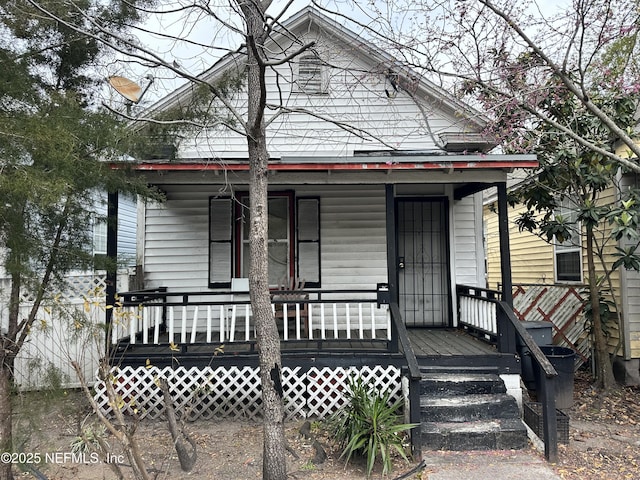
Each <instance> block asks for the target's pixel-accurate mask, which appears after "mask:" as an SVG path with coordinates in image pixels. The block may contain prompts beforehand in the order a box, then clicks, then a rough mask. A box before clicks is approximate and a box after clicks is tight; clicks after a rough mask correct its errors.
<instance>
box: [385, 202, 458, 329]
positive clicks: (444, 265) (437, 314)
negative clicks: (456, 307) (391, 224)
mask: <svg viewBox="0 0 640 480" xmlns="http://www.w3.org/2000/svg"><path fill="white" fill-rule="evenodd" d="M397 208H398V211H397V217H396V218H397V222H398V226H397V232H398V249H397V251H398V277H399V278H398V292H399V306H400V311H401V313H402V316H403V319H404V322H405V324H406V326H407V327H447V326H449V319H450V309H451V307H450V306H451V299H450V289H451V288H450V282H449V249H448V248H447V243H448V242H447V203H446V200H445V199H419V200H415V199H412V200H403V199H400V200H398V202H397Z"/></svg>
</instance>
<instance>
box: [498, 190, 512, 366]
mask: <svg viewBox="0 0 640 480" xmlns="http://www.w3.org/2000/svg"><path fill="white" fill-rule="evenodd" d="M497 187H498V231H499V238H500V272H501V275H502V300H504V301H505V302H506V303H507V304H508V305H509V307H512V308H513V281H512V279H511V250H510V248H509V213H508V211H507V183H506V182H501V183H498V185H497ZM498 310H499V312H500V310H501V309H498ZM498 351H499V352H502V353H515V352H516V331H515V327H514V326H513V325H511V321H510V320H509V319H508V318H507V316H506V315H504V314H502V313H499V316H498Z"/></svg>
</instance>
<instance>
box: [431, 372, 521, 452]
mask: <svg viewBox="0 0 640 480" xmlns="http://www.w3.org/2000/svg"><path fill="white" fill-rule="evenodd" d="M420 391H421V395H420V419H421V423H422V425H421V437H422V440H421V442H422V444H423V447H424V448H425V449H435V450H459V451H464V450H489V449H498V450H502V449H508V450H511V449H521V448H524V447H525V446H526V445H527V429H526V427H525V425H524V423H523V422H522V420H521V418H520V409H519V408H518V404H517V403H516V400H515V398H513V397H512V396H511V395H508V394H507V393H506V387H505V385H504V382H503V380H502V379H501V378H500V376H499V375H498V374H497V373H496V372H493V371H491V370H488V371H487V369H473V368H468V367H467V368H464V369H458V370H453V371H451V370H448V371H444V370H439V369H424V370H423V371H422V380H421V382H420Z"/></svg>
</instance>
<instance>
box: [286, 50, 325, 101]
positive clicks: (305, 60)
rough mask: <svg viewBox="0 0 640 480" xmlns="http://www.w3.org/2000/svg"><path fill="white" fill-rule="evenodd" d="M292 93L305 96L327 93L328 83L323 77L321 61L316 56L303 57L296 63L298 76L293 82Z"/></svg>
mask: <svg viewBox="0 0 640 480" xmlns="http://www.w3.org/2000/svg"><path fill="white" fill-rule="evenodd" d="M293 90H294V92H298V93H306V94H307V95H319V94H324V93H327V90H328V82H327V79H326V77H325V75H324V68H323V65H322V60H320V58H319V57H318V56H317V55H303V56H302V57H300V60H299V63H298V76H297V78H296V80H295V82H294V89H293Z"/></svg>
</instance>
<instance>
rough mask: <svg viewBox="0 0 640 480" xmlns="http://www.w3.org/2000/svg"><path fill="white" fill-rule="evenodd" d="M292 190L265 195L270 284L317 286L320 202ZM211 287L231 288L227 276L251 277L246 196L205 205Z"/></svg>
mask: <svg viewBox="0 0 640 480" xmlns="http://www.w3.org/2000/svg"><path fill="white" fill-rule="evenodd" d="M294 200H295V197H294V195H293V192H276V193H272V194H270V195H269V200H268V201H269V238H268V253H269V284H270V285H272V286H274V287H275V286H277V285H278V284H279V283H280V282H281V281H282V279H283V278H287V277H294V276H295V277H300V278H304V279H305V284H306V285H307V286H310V287H317V286H320V221H319V199H317V198H298V199H297V200H295V203H294ZM209 217H210V219H209V226H210V228H209V286H210V287H212V288H213V287H229V286H230V285H231V278H233V277H247V276H248V275H249V225H250V219H251V210H250V208H249V196H248V194H239V195H238V196H237V197H236V200H233V199H231V198H211V199H210V201H209Z"/></svg>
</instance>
